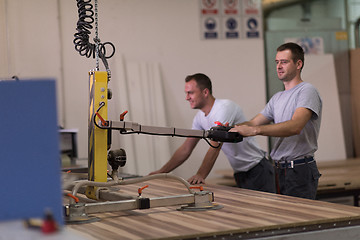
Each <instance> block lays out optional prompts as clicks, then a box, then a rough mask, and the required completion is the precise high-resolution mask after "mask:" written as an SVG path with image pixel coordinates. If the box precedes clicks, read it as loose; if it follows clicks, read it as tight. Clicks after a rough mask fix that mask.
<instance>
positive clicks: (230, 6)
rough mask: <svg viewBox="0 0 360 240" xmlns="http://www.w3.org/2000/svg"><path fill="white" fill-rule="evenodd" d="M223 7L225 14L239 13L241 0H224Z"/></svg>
mask: <svg viewBox="0 0 360 240" xmlns="http://www.w3.org/2000/svg"><path fill="white" fill-rule="evenodd" d="M222 9H223V11H222V12H223V14H224V15H237V14H239V13H240V4H239V0H223V1H222Z"/></svg>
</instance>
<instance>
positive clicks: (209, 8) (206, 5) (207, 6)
mask: <svg viewBox="0 0 360 240" xmlns="http://www.w3.org/2000/svg"><path fill="white" fill-rule="evenodd" d="M219 1H220V0H200V8H201V14H203V15H211V14H215V15H216V14H218V13H219Z"/></svg>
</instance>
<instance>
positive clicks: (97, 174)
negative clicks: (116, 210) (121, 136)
mask: <svg viewBox="0 0 360 240" xmlns="http://www.w3.org/2000/svg"><path fill="white" fill-rule="evenodd" d="M89 83H90V84H89V86H90V88H89V91H90V102H89V124H88V127H89V131H88V138H89V141H88V151H89V155H88V157H89V160H88V169H89V170H88V171H89V172H88V180H89V181H95V182H106V181H107V150H108V131H104V129H100V128H99V127H97V126H96V125H95V124H94V120H93V119H94V114H95V113H96V111H97V110H98V109H99V107H100V105H101V104H102V103H104V106H103V107H101V108H100V109H99V110H98V111H99V114H100V115H101V116H103V117H104V118H105V119H107V117H108V109H107V105H108V87H107V85H108V75H107V72H100V71H90V72H89ZM97 188H98V187H95V186H88V187H87V188H86V196H87V197H88V198H91V199H97V194H96V192H97Z"/></svg>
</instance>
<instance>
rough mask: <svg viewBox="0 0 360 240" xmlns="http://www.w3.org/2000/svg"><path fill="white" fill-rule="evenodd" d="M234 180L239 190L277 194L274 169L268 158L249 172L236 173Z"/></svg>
mask: <svg viewBox="0 0 360 240" xmlns="http://www.w3.org/2000/svg"><path fill="white" fill-rule="evenodd" d="M234 178H235V181H236V185H237V186H238V187H239V188H246V189H250V190H257V191H263V192H270V193H275V192H276V185H275V171H274V167H273V165H272V164H271V162H270V161H269V160H267V159H266V158H263V159H262V160H261V161H260V162H259V163H258V164H257V165H256V166H255V167H253V168H251V169H250V170H249V171H247V172H236V173H234Z"/></svg>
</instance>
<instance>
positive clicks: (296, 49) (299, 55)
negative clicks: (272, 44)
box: [276, 42, 305, 69]
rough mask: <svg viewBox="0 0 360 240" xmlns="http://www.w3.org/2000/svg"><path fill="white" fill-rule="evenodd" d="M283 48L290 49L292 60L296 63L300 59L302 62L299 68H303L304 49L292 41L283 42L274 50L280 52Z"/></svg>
mask: <svg viewBox="0 0 360 240" xmlns="http://www.w3.org/2000/svg"><path fill="white" fill-rule="evenodd" d="M284 50H290V51H291V55H292V60H293V61H294V63H296V62H297V61H298V60H301V61H302V63H303V64H302V67H301V69H303V67H304V64H305V62H304V49H303V48H302V47H301V46H299V45H298V44H296V43H293V42H288V43H284V44H282V45H281V46H279V47H278V48H277V49H276V51H278V52H281V51H284Z"/></svg>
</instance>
